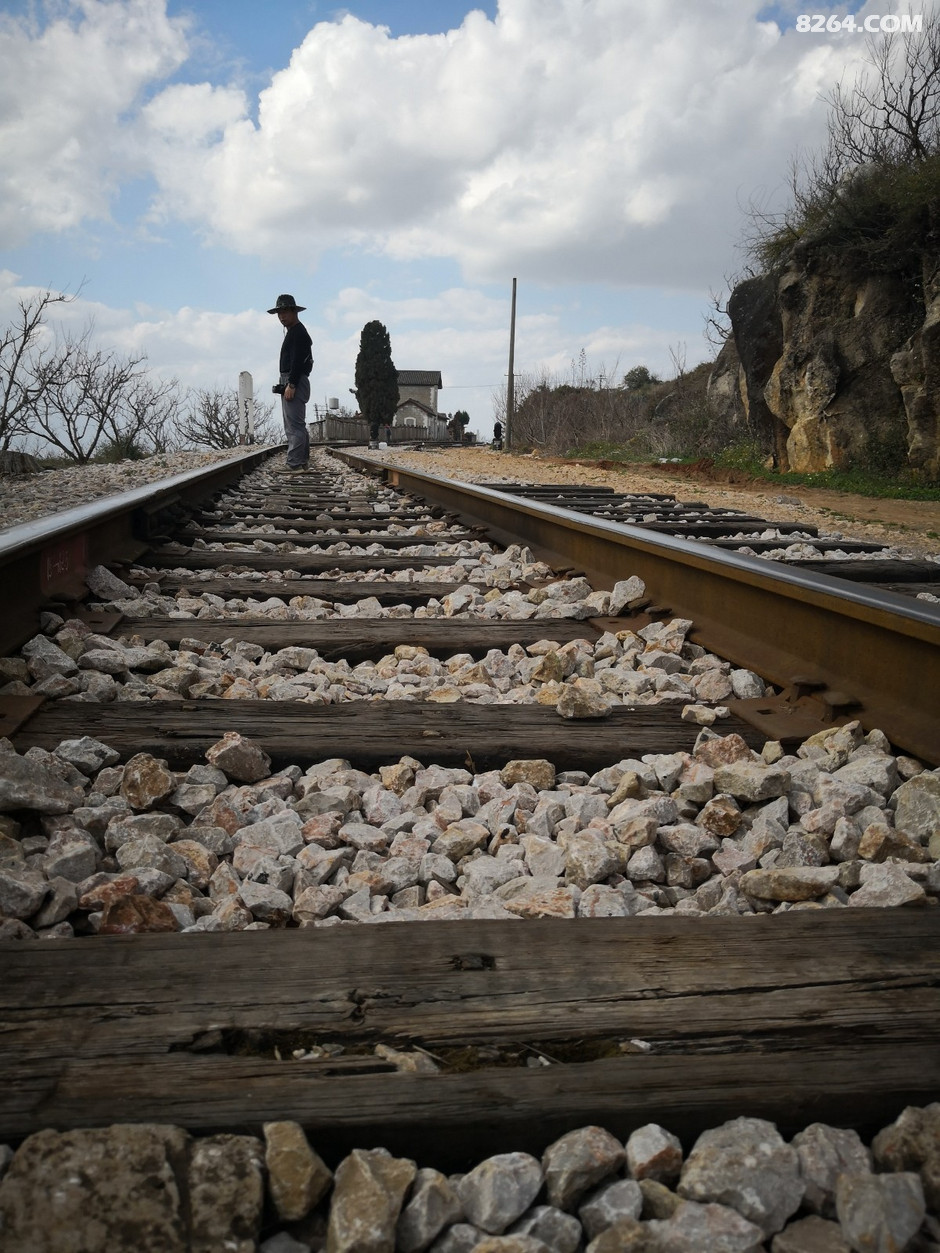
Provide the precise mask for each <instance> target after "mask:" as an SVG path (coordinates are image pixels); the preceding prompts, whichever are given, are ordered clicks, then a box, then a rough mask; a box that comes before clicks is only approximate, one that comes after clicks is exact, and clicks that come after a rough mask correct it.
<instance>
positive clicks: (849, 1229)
mask: <svg viewBox="0 0 940 1253" xmlns="http://www.w3.org/2000/svg"><path fill="white" fill-rule="evenodd" d="M836 1212H837V1214H838V1217H839V1224H840V1226H841V1227H842V1232H843V1235H845V1237H846V1239H847V1240H848V1242H849V1244H850V1245H851V1246H852V1248H853V1249H855V1250H857V1253H895V1251H896V1250H901V1249H906V1248H907V1246H908V1244H909V1243H910V1241H911V1240H912V1239H913V1237H914V1236H915V1235H916V1233H917V1232H918V1231H919V1230H920V1225H921V1223H922V1222H923V1221H924V1215H925V1214H926V1205H925V1203H924V1189H923V1186H922V1185H921V1182H920V1177H919V1176H918V1175H915V1174H913V1173H912V1172H903V1173H900V1174H894V1175H871V1174H865V1175H841V1176H840V1177H839V1180H838V1182H837V1184H836Z"/></svg>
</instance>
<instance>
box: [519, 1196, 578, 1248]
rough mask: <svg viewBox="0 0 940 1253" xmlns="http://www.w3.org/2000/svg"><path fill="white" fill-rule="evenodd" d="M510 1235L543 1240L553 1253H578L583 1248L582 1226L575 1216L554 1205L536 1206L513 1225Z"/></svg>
mask: <svg viewBox="0 0 940 1253" xmlns="http://www.w3.org/2000/svg"><path fill="white" fill-rule="evenodd" d="M509 1234H510V1235H525V1236H532V1237H533V1238H534V1239H536V1240H541V1241H542V1243H543V1244H544V1245H545V1247H546V1248H548V1249H550V1250H551V1253H577V1250H578V1249H579V1248H580V1247H581V1224H580V1223H579V1222H578V1220H577V1219H576V1218H575V1217H574V1215H573V1214H566V1213H565V1212H564V1211H563V1210H560V1209H556V1207H555V1206H553V1205H536V1206H535V1207H534V1208H533V1209H530V1210H529V1211H528V1212H527V1213H525V1214H523V1215H522V1217H521V1218H520V1219H519V1221H518V1222H517V1223H514V1224H513V1226H512V1227H511V1228H510V1231H509Z"/></svg>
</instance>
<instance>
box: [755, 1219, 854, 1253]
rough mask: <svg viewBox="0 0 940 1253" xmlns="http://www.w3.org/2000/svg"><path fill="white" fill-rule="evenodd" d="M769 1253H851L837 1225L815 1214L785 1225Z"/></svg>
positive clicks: (775, 1237) (774, 1239) (776, 1236)
mask: <svg viewBox="0 0 940 1253" xmlns="http://www.w3.org/2000/svg"><path fill="white" fill-rule="evenodd" d="M770 1249H771V1253H852V1250H851V1248H850V1247H849V1243H848V1241H847V1240H846V1239H845V1237H844V1236H843V1234H842V1228H841V1227H840V1226H839V1224H838V1223H835V1222H829V1221H828V1220H827V1219H825V1218H820V1217H819V1216H818V1215H817V1214H811V1215H810V1216H809V1217H808V1218H799V1219H797V1221H796V1222H792V1223H787V1225H786V1227H784V1229H783V1231H781V1232H779V1233H778V1234H777V1235H775V1236H774V1238H773V1243H772V1244H771V1246H770Z"/></svg>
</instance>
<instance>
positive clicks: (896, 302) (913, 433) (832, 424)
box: [713, 246, 940, 479]
mask: <svg viewBox="0 0 940 1253" xmlns="http://www.w3.org/2000/svg"><path fill="white" fill-rule="evenodd" d="M728 312H729V315H730V318H731V324H732V339H731V340H729V342H728V345H726V348H725V350H724V351H723V352H722V354H721V355H720V356H719V359H718V361H717V362H716V366H715V371H714V372H713V377H714V378H715V383H716V389H715V392H714V399H715V401H716V402H718V403H722V399H721V398H722V396H723V395H726V394H728V393H730V391H732V390H733V389H732V388H730V387H729V384H728V381H727V380H728V375H729V373H732V372H733V371H734V369H735V365H734V361H735V359H736V361H737V366H736V368H737V378H738V387H737V393H738V396H739V397H740V402H743V404H744V407H745V410H746V412H747V417H748V423H749V425H750V427H751V428H752V430H754V431H755V433H758V434H760V435H762V436H764V437H765V438H767V437H769V438H770V440H771V441H772V443H773V446H774V449H775V457H776V462H777V466H778V468H779V469H781V470H786V469H792V470H798V471H803V472H812V471H816V470H824V469H828V468H831V467H848V466H852V465H863V466H870V467H889V466H891V465H892V464H893V465H894V466H895V467H901V466H904V465H905V464H906V465H907V466H908V467H910V468H912V469H915V470H917V471H919V472H921V473H922V474H923V475H924V476H925V477H926V478H931V479H932V478H936V477H937V476H938V474H940V264H938V263H937V262H936V261H935V260H933V259H932V260H931V263H930V267H929V275H928V274H924V275H919V276H917V277H916V278H913V277H910V276H905V275H902V274H892V273H878V274H872V273H864V272H861V271H860V270H859V269H858V268H856V267H853V265H852V263H851V261H849V260H847V259H846V258H845V257H840V256H834V255H832V254H827V255H822V256H821V255H819V254H817V253H814V251H813V250H812V249H811V248H810V247H808V246H802V247H797V248H795V249H794V250H793V252H792V254H791V256H790V259H789V262H788V264H787V265H786V266H785V267H784V268H783V269H782V270H781V271H780V272H779V273H776V274H773V275H761V276H760V277H758V278H752V279H748V280H746V281H745V282H743V283H741V284H739V285H738V286H737V287H736V288H735V290H734V292H733V293H732V295H731V299H730V301H729V304H728Z"/></svg>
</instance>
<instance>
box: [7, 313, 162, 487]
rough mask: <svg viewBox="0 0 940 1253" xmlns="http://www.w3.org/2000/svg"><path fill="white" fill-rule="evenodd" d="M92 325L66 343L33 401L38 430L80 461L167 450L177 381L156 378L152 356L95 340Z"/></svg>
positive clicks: (35, 431)
mask: <svg viewBox="0 0 940 1253" xmlns="http://www.w3.org/2000/svg"><path fill="white" fill-rule="evenodd" d="M92 330H93V328H92V327H91V326H88V327H86V329H85V330H84V332H83V333H82V335H81V336H80V337H79V338H77V339H72V338H66V339H64V340H62V341H60V342H61V348H60V352H59V356H58V358H57V359H58V360H62V361H65V362H67V367H66V368H60V369H58V370H57V371H55V372H53V373H52V374H51V375H50V377H49V378H48V379H47V380H46V386H45V387H44V389H43V391H42V393H41V395H40V396H39V397H38V398H37V399H36V401H35V402H34V404H33V406H32V416H31V427H32V431H33V434H35V435H37V436H38V437H39V438H40V439H41V440H43V441H45V443H46V444H47V445H49V446H51V447H52V448H56V449H58V450H59V451H60V452H62V453H64V454H65V455H66V456H67V457H71V458H73V459H74V460H75V461H77V462H79V463H80V464H84V463H86V462H88V461H91V460H92V459H93V458H94V457H96V456H101V455H102V454H104V453H107V454H108V455H109V456H111V457H115V458H117V457H120V458H123V457H133V456H143V455H145V454H147V453H149V452H155V451H161V452H162V451H167V448H166V446H165V445H166V439H165V435H166V431H167V428H168V426H169V425H170V420H171V418H172V417H173V416H174V415H175V412H176V405H177V392H178V388H177V384H176V383H175V381H173V380H162V379H155V378H154V377H153V376H152V375H151V374H150V372H149V371H148V370H147V369H146V367H145V365H144V363H145V361H146V357H145V356H144V355H143V354H141V355H139V356H127V357H122V356H120V355H118V354H117V353H115V352H113V351H112V350H108V349H102V348H95V347H93V346H92V344H91V337H92Z"/></svg>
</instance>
